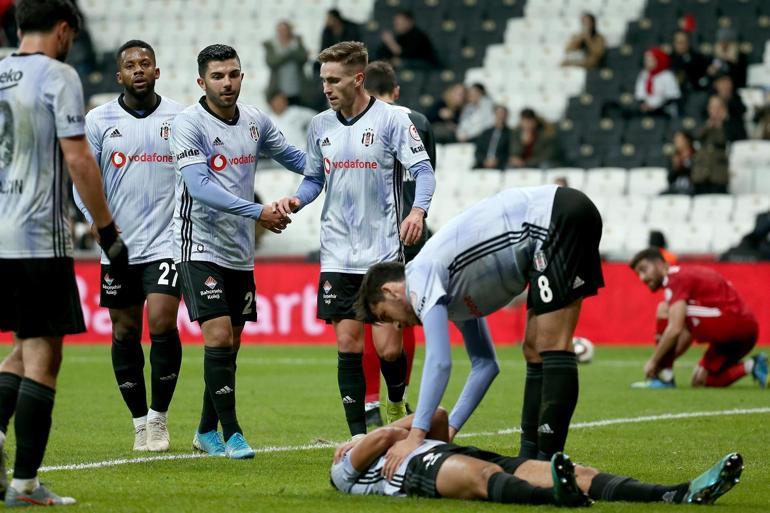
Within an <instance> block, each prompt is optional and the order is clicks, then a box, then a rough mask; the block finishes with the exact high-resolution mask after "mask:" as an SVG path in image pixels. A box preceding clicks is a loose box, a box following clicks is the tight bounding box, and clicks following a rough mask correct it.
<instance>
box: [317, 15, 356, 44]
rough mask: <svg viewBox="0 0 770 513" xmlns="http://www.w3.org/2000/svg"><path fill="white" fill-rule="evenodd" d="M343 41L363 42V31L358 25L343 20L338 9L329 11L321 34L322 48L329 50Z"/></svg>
mask: <svg viewBox="0 0 770 513" xmlns="http://www.w3.org/2000/svg"><path fill="white" fill-rule="evenodd" d="M342 41H361V31H360V30H359V29H358V25H356V24H355V23H353V22H352V21H349V20H346V19H345V18H343V17H342V15H341V14H340V11H339V10H338V9H329V10H328V11H327V13H326V23H325V24H324V30H323V32H322V33H321V48H329V47H330V46H333V45H335V44H337V43H340V42H342Z"/></svg>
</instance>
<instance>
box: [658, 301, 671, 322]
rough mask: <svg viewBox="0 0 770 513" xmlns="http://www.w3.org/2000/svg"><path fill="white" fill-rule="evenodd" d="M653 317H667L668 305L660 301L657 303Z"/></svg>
mask: <svg viewBox="0 0 770 513" xmlns="http://www.w3.org/2000/svg"><path fill="white" fill-rule="evenodd" d="M655 317H657V318H658V319H668V305H667V304H666V303H665V302H663V301H661V302H660V303H658V308H657V310H656V311H655Z"/></svg>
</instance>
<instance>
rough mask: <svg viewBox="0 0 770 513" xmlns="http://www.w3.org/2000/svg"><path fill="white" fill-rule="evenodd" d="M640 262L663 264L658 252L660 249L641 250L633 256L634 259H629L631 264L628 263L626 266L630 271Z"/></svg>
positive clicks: (661, 256)
mask: <svg viewBox="0 0 770 513" xmlns="http://www.w3.org/2000/svg"><path fill="white" fill-rule="evenodd" d="M642 260H649V261H651V262H655V261H658V260H659V261H661V262H665V259H664V258H663V254H662V253H661V252H660V249H658V248H647V249H643V250H641V251H640V252H639V253H637V254H636V255H634V258H632V259H631V262H629V263H628V266H629V267H630V268H631V269H636V266H637V265H638V264H639V262H641V261H642Z"/></svg>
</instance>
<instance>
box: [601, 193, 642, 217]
mask: <svg viewBox="0 0 770 513" xmlns="http://www.w3.org/2000/svg"><path fill="white" fill-rule="evenodd" d="M649 203H650V200H649V198H648V197H647V196H637V195H630V196H612V197H610V198H608V204H607V206H606V208H605V212H604V215H603V217H604V218H606V219H608V220H613V221H615V220H617V221H621V222H631V223H633V222H641V221H643V220H644V219H646V217H647V209H648V208H649Z"/></svg>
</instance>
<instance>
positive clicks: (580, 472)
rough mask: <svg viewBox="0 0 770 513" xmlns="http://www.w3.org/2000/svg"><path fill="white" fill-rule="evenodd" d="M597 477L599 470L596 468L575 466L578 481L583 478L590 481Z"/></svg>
mask: <svg viewBox="0 0 770 513" xmlns="http://www.w3.org/2000/svg"><path fill="white" fill-rule="evenodd" d="M597 475H599V469H596V468H594V467H584V466H583V465H576V466H575V477H576V478H577V479H581V478H582V479H586V480H588V481H590V480H591V479H593V478H594V477H596V476H597Z"/></svg>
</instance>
